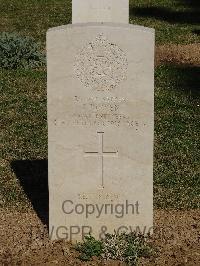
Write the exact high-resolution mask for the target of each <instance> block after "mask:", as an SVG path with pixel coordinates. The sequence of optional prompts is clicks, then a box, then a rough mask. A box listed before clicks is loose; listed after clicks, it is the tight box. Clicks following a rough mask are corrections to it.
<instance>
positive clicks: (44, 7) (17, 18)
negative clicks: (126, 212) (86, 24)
mask: <svg viewBox="0 0 200 266" xmlns="http://www.w3.org/2000/svg"><path fill="white" fill-rule="evenodd" d="M0 6H1V8H0V26H1V31H8V32H13V31H15V32H19V33H20V34H21V35H25V36H31V37H34V38H35V39H36V40H37V41H41V42H42V44H43V47H45V34H46V30H47V29H48V28H50V27H54V26H58V25H61V24H67V23H69V22H70V21H71V1H68V0H48V1H46V0H37V1H33V0H23V1H22V0H9V1H4V0H0ZM147 7H148V8H147ZM198 7H199V2H198V1H195V0H190V1H189V0H188V1H186V0H185V1H184V0H182V1H181V0H152V1H149V0H143V1H140V0H130V21H131V22H132V23H137V24H142V25H145V26H149V27H155V28H156V33H157V43H168V42H175V43H191V42H197V41H198V40H199V36H198V34H196V33H195V32H198V29H199V27H198V26H197V24H198V18H199V17H198V12H199V11H198ZM191 12H192V15H191ZM199 77H200V73H199V68H197V67H196V68H195V67H180V66H179V67H177V66H172V65H171V66H167V65H166V66H160V67H158V68H157V70H156V89H155V114H156V119H155V126H156V127H155V160H154V161H155V163H154V199H155V200H154V204H155V207H158V208H167V207H171V208H179V209H180V208H183V209H185V208H197V207H200V206H199V201H198V195H200V169H199V165H200V152H199V151H200V147H199V145H200V144H199V138H200V135H199V132H200V124H199V117H200V106H199V105H200V103H199V91H198V89H199V84H200V80H199ZM0 90H1V102H2V108H1V112H2V113H1V139H2V149H1V152H2V154H1V158H2V159H1V161H0V171H1V178H0V207H7V206H12V207H13V206H15V207H17V208H24V207H27V206H28V205H30V203H29V201H28V198H27V196H26V193H24V191H23V189H25V191H26V188H27V187H29V190H28V193H27V195H28V196H29V198H30V199H31V201H32V203H33V202H34V201H35V200H36V199H38V196H39V200H38V202H37V205H38V206H39V205H42V204H41V201H40V199H44V201H45V199H47V197H48V195H47V184H46V182H47V181H46V175H47V174H46V173H47V170H46V167H47V163H46V161H45V160H46V159H47V121H46V120H47V119H46V69H40V70H26V71H25V70H17V71H14V70H3V69H0ZM24 165H25V167H24ZM24 169H25V170H26V171H25V170H24ZM16 171H17V173H16ZM38 173H39V174H38ZM21 175H22V176H23V178H22V179H21ZM35 176H37V178H38V179H37V182H36V183H33V182H34V180H35ZM31 178H32V180H31ZM27 180H28V181H27ZM27 182H28V183H27ZM30 184H31V186H30ZM39 186H40V187H39ZM30 187H31V191H30ZM33 187H34V189H33ZM38 191H39V192H38ZM26 192H27V191H26ZM31 193H32V194H31Z"/></svg>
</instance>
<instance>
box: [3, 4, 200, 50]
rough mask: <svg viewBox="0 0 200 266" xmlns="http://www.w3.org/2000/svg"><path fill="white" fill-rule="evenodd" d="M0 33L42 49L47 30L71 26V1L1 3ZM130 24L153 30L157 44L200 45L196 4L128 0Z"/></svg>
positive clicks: (198, 12)
mask: <svg viewBox="0 0 200 266" xmlns="http://www.w3.org/2000/svg"><path fill="white" fill-rule="evenodd" d="M0 7H1V8H0V28H1V31H9V32H18V33H20V34H21V35H25V36H31V37H33V38H35V39H36V40H37V41H41V42H42V43H43V46H45V35H46V31H47V29H48V28H51V27H55V26H59V25H62V24H68V23H71V0H48V1H46V0H37V1H34V0H8V1H5V0H0ZM130 23H134V24H139V25H144V26H147V27H153V28H155V29H156V41H157V44H158V43H159V44H164V43H194V42H198V41H200V37H199V31H200V26H199V24H200V4H199V0H151V1H149V0H130Z"/></svg>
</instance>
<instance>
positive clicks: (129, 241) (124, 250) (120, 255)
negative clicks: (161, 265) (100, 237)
mask: <svg viewBox="0 0 200 266" xmlns="http://www.w3.org/2000/svg"><path fill="white" fill-rule="evenodd" d="M103 246H104V248H103V257H104V258H105V259H112V260H120V261H123V262H125V263H126V264H127V265H132V266H135V265H137V262H138V259H139V258H141V257H149V256H150V255H152V251H153V250H152V248H151V247H150V245H149V244H148V242H147V237H145V236H144V235H141V234H136V233H130V234H125V233H123V234H120V235H115V234H113V235H110V234H107V235H106V237H105V239H104V241H103Z"/></svg>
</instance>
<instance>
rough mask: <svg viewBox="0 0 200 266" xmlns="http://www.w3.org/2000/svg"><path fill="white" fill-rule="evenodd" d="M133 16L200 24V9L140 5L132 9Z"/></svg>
mask: <svg viewBox="0 0 200 266" xmlns="http://www.w3.org/2000/svg"><path fill="white" fill-rule="evenodd" d="M130 15H131V16H140V17H147V18H155V19H158V20H161V21H167V22H169V23H181V24H199V23H200V11H199V10H198V9H197V10H188V11H174V10H172V9H170V8H164V7H138V8H135V7H134V8H131V9H130Z"/></svg>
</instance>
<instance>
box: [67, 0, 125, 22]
mask: <svg viewBox="0 0 200 266" xmlns="http://www.w3.org/2000/svg"><path fill="white" fill-rule="evenodd" d="M128 20H129V0H72V23H73V24H74V23H87V22H116V23H128Z"/></svg>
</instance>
